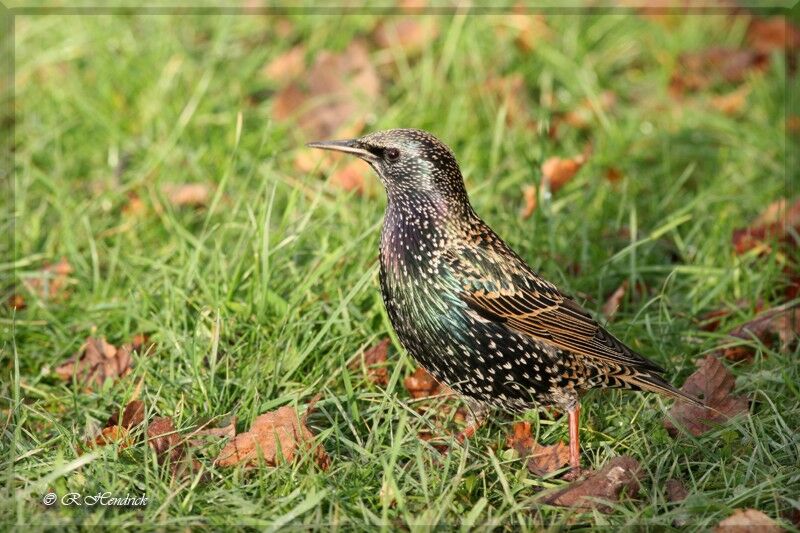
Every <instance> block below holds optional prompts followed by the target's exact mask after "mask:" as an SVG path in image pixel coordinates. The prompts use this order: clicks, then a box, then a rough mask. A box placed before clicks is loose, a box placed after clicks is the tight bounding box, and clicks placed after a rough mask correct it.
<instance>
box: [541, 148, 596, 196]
mask: <svg viewBox="0 0 800 533" xmlns="http://www.w3.org/2000/svg"><path fill="white" fill-rule="evenodd" d="M585 162H586V158H585V157H584V156H583V155H578V156H575V157H573V158H571V159H562V158H560V157H551V158H550V159H548V160H547V161H545V162H544V163H543V164H542V177H543V180H542V181H543V183H545V184H546V185H547V187H548V188H549V189H550V191H551V192H556V191H557V190H559V189H560V188H561V187H563V186H564V185H566V184H567V183H568V182H569V181H570V180H571V179H572V178H573V177H574V176H575V174H576V173H577V172H578V171H579V170H580V169H581V167H582V166H583V164H584V163H585Z"/></svg>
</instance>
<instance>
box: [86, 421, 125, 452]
mask: <svg viewBox="0 0 800 533" xmlns="http://www.w3.org/2000/svg"><path fill="white" fill-rule="evenodd" d="M114 443H119V449H121V450H122V449H125V448H127V447H129V446H131V445H132V444H133V439H131V436H130V430H128V429H127V428H124V427H122V426H109V427H105V428H103V429H102V430H101V432H100V434H99V435H98V436H97V437H95V438H94V439H92V440H89V441H87V442H85V443H84V445H85V447H86V448H87V449H91V448H97V447H100V446H107V445H109V444H114Z"/></svg>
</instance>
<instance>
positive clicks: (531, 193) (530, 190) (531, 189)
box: [519, 185, 538, 220]
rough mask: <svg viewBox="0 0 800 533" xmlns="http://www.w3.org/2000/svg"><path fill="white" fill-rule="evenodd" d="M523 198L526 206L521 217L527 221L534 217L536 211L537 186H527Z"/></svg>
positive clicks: (521, 212) (523, 190)
mask: <svg viewBox="0 0 800 533" xmlns="http://www.w3.org/2000/svg"><path fill="white" fill-rule="evenodd" d="M522 197H523V198H524V200H525V205H523V206H522V209H521V210H520V212H519V216H520V218H521V219H522V220H526V219H528V218H530V217H531V215H533V212H534V211H536V202H537V198H538V191H537V189H536V185H526V186H525V187H524V188H523V189H522Z"/></svg>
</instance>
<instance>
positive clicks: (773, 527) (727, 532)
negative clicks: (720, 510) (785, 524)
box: [714, 509, 784, 533]
mask: <svg viewBox="0 0 800 533" xmlns="http://www.w3.org/2000/svg"><path fill="white" fill-rule="evenodd" d="M781 531H784V529H783V528H782V527H780V526H779V525H778V524H776V523H775V521H774V520H772V518H770V517H769V516H767V515H765V514H764V513H762V512H761V511H758V510H756V509H736V510H735V511H734V512H733V514H732V515H730V516H729V517H728V518H726V519H725V520H723V521H721V522H720V523H719V524H718V525H717V527H715V528H714V533H781Z"/></svg>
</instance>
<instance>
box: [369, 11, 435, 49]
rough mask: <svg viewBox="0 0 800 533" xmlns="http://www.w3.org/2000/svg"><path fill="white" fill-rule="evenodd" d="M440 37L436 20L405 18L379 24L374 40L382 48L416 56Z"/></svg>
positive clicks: (374, 33)
mask: <svg viewBox="0 0 800 533" xmlns="http://www.w3.org/2000/svg"><path fill="white" fill-rule="evenodd" d="M438 35H439V25H438V24H437V23H436V21H435V20H434V19H418V18H405V19H400V20H392V21H384V22H381V23H380V24H378V26H377V27H376V28H375V31H374V32H373V38H374V39H375V42H376V43H377V45H378V46H379V47H380V48H398V49H400V50H402V51H403V52H404V53H405V54H406V55H407V56H414V55H416V54H418V53H420V52H421V51H423V50H424V49H426V48H428V47H429V46H430V45H431V43H432V42H433V41H434V40H436V37H438Z"/></svg>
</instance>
